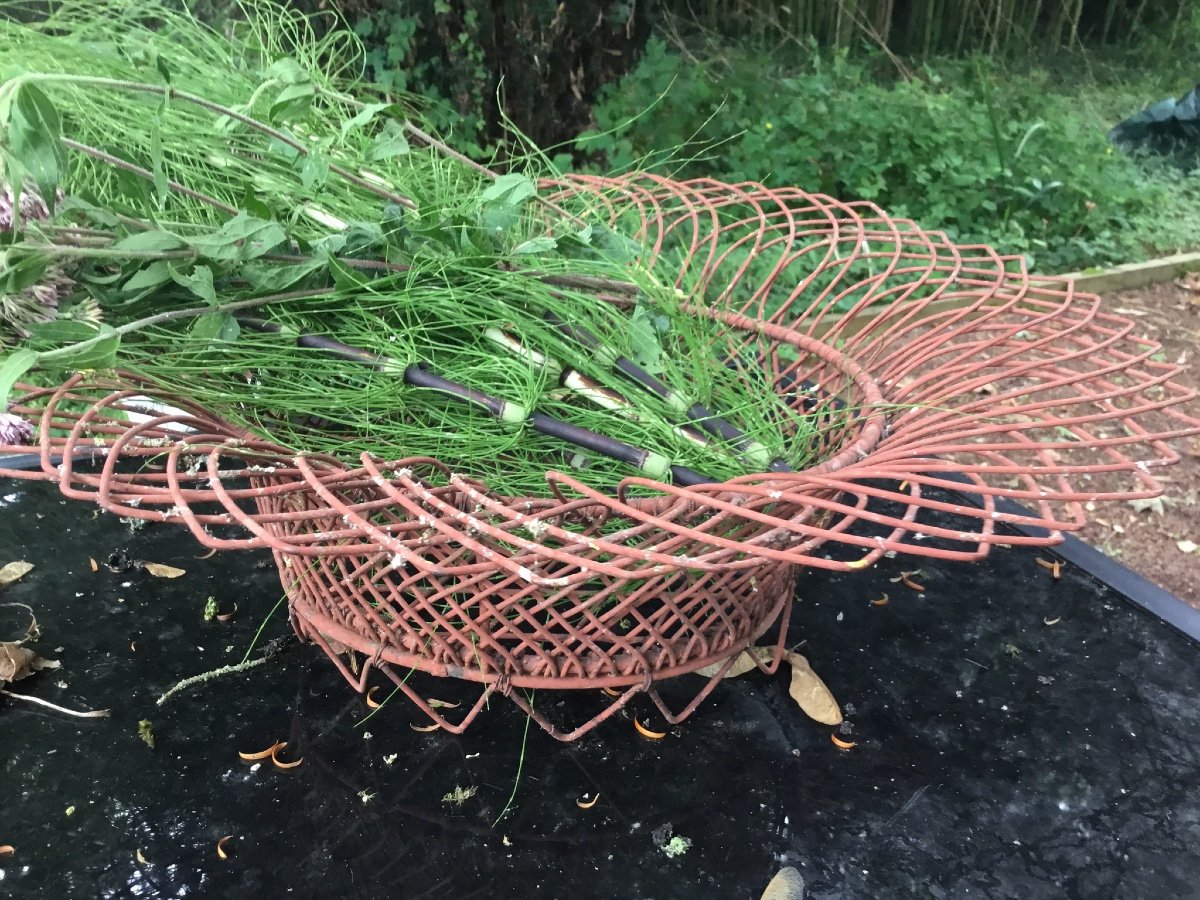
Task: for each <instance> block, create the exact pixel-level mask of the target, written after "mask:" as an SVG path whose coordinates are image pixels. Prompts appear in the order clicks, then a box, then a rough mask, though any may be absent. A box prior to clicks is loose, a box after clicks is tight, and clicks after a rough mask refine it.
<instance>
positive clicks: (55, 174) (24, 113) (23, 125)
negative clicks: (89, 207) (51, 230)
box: [8, 82, 65, 212]
mask: <svg viewBox="0 0 1200 900" xmlns="http://www.w3.org/2000/svg"><path fill="white" fill-rule="evenodd" d="M61 135H62V123H61V122H60V121H59V118H58V111H57V110H56V109H55V108H54V104H52V103H51V102H50V98H49V97H47V96H46V95H45V93H43V92H42V90H41V88H39V87H37V86H36V85H34V84H31V83H29V82H22V83H21V85H20V86H19V87H18V88H17V89H16V96H15V97H14V98H13V105H12V107H11V109H10V110H9V118H8V142H9V146H10V147H11V149H12V153H13V156H15V157H16V160H17V162H19V163H20V165H21V167H22V168H23V169H24V170H25V173H26V174H27V175H28V177H30V178H31V179H33V183H34V184H35V185H37V189H38V191H39V192H40V193H41V195H42V199H43V200H45V201H46V205H47V206H48V207H49V208H50V211H51V212H53V211H54V205H55V200H56V197H55V193H56V191H57V190H58V183H59V178H60V177H61V173H62V168H63V165H64V162H65V154H64V151H63V147H62V144H61V143H60V142H59V138H60V137H61Z"/></svg>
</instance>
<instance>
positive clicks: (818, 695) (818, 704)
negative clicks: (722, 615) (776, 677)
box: [694, 647, 842, 725]
mask: <svg viewBox="0 0 1200 900" xmlns="http://www.w3.org/2000/svg"><path fill="white" fill-rule="evenodd" d="M774 653H775V648H774V647H750V648H748V649H746V650H743V651H742V652H741V653H740V654H738V658H737V659H736V660H735V661H734V663H733V665H732V666H730V667H729V670H728V671H727V672H726V673H725V677H726V678H737V677H738V676H739V675H745V674H746V673H747V672H749V671H751V670H752V669H754V668H756V666H755V661H756V660H758V661H760V662H764V663H765V662H767V661H768V660H769V659H771V657H772V656H773V655H774ZM783 658H784V659H785V660H787V661H788V663H790V664H791V667H792V683H791V686H790V687H789V688H788V693H789V694H790V695H791V697H792V699H793V700H795V701H796V703H797V705H799V707H800V708H801V709H802V710H804V712H805V714H806V715H808V716H809V717H810V718H812V719H814V720H815V721H817V722H820V723H821V724H822V725H841V724H842V711H841V708H840V707H839V706H838V702H837V700H836V699H834V696H833V693H832V692H831V691H830V690H829V688H828V687H826V685H825V682H823V681H822V680H821V678H820V676H819V675H817V673H816V672H814V671H813V670H812V666H810V665H809V664H808V660H807V659H805V658H804V657H803V656H801V655H800V654H799V653H796V652H795V651H793V650H789V651H787V652H785V653H784V654H783ZM724 664H725V663H724V662H723V661H722V662H718V663H714V664H713V665H711V666H705V667H704V668H703V669H697V670H696V671H695V673H694V674H696V675H704V676H706V677H708V678H712V677H713V676H714V675H716V674H717V671H718V670H719V669H720V668H721V666H723V665H724Z"/></svg>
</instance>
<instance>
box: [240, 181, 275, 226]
mask: <svg viewBox="0 0 1200 900" xmlns="http://www.w3.org/2000/svg"><path fill="white" fill-rule="evenodd" d="M241 207H242V209H243V210H245V211H246V212H247V213H249V214H250V215H252V216H254V218H256V219H270V218H271V208H270V207H269V206H267V204H266V203H264V202H263V201H262V200H261V199H260V198H259V196H258V192H257V191H255V190H254V185H252V184H249V183H247V185H246V193H244V194H243V195H242V204H241Z"/></svg>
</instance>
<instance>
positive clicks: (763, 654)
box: [693, 647, 775, 678]
mask: <svg viewBox="0 0 1200 900" xmlns="http://www.w3.org/2000/svg"><path fill="white" fill-rule="evenodd" d="M774 653H775V648H774V647H748V648H747V649H745V650H743V651H742V652H741V653H739V654H738V657H737V659H736V660H734V662H733V665H732V666H730V667H729V669H728V671H726V673H725V675H724V676H723V677H725V678H737V677H738V676H739V675H745V674H746V673H747V672H750V671H752V670H753V669H756V668H758V665H757V662H756V660H757V661H760V662H766V661H767V660H769V659H770V658H771V657H772V655H774ZM723 665H725V660H720V661H719V662H715V663H713V664H712V665H711V666H705V667H704V668H703V669H697V670H696V671H695V672H694V673H693V674H694V675H703V676H704V677H705V678H712V677H713V676H714V675H716V674H717V672H719V671H720V669H721V666H723Z"/></svg>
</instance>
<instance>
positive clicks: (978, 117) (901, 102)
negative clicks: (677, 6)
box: [577, 41, 1164, 272]
mask: <svg viewBox="0 0 1200 900" xmlns="http://www.w3.org/2000/svg"><path fill="white" fill-rule="evenodd" d="M947 65H950V64H947ZM639 113H641V115H639ZM594 117H595V124H596V127H595V129H594V130H593V131H591V132H589V133H587V134H584V135H581V137H580V140H579V142H578V143H577V147H578V149H579V150H581V151H583V152H587V153H589V154H591V157H590V158H591V160H592V161H593V162H594V163H596V164H599V165H604V166H607V167H616V168H624V167H629V166H633V165H635V164H643V165H646V166H648V167H650V168H654V169H658V170H660V171H662V170H666V171H674V172H676V173H677V174H682V175H686V176H712V177H716V178H721V179H724V180H730V181H742V180H752V181H762V182H764V183H766V184H768V185H785V184H790V185H796V186H799V187H802V188H804V189H806V190H810V191H814V192H820V193H827V194H831V195H833V196H835V197H838V198H841V199H847V200H853V199H866V200H872V201H874V202H876V203H878V204H879V205H880V206H882V207H883V208H884V209H886V210H887V211H889V212H890V213H892V214H894V215H897V216H905V217H911V218H914V219H916V220H917V221H918V222H919V223H920V224H921V225H923V226H924V227H926V228H931V229H938V230H944V231H946V232H947V233H948V234H949V235H950V236H951V237H952V238H954V239H955V240H958V241H959V242H963V243H991V244H993V245H995V246H997V247H998V248H1000V249H1001V250H1003V251H1005V252H1011V253H1022V254H1025V255H1026V257H1027V260H1028V262H1029V263H1030V265H1031V266H1032V267H1034V268H1036V269H1037V270H1039V271H1045V272H1051V271H1065V270H1068V269H1073V268H1085V267H1089V266H1095V265H1103V264H1106V263H1110V262H1116V261H1124V260H1125V259H1126V258H1128V257H1129V256H1130V255H1137V254H1138V253H1140V252H1142V251H1141V249H1140V247H1139V237H1138V236H1137V234H1136V233H1135V231H1136V227H1135V226H1137V225H1138V223H1139V222H1142V221H1143V220H1144V219H1146V217H1148V216H1150V215H1151V214H1152V213H1153V212H1154V210H1155V209H1156V208H1161V205H1162V202H1163V200H1162V196H1161V195H1162V192H1163V190H1164V186H1163V184H1162V183H1154V184H1153V185H1152V184H1151V180H1150V179H1149V178H1148V176H1147V175H1146V174H1145V173H1144V172H1143V171H1142V170H1141V169H1140V168H1139V166H1138V165H1137V164H1136V163H1135V162H1134V161H1132V160H1130V159H1128V158H1126V157H1124V156H1122V155H1121V154H1119V153H1114V151H1113V149H1112V148H1111V146H1110V145H1109V143H1108V141H1107V138H1106V135H1105V129H1103V128H1099V127H1096V125H1097V123H1096V122H1095V121H1094V120H1092V119H1091V118H1089V117H1086V116H1081V115H1079V114H1077V113H1076V114H1072V111H1071V110H1070V109H1069V108H1066V104H1065V103H1063V102H1061V100H1055V99H1054V98H1048V97H1047V95H1046V93H1045V92H1044V91H1041V90H1039V89H1038V88H1037V87H1036V83H1035V82H1032V81H1030V82H1028V83H1026V84H1023V85H1021V84H1017V85H1016V86H1015V89H1014V84H1013V81H1012V79H1011V78H1009V77H1008V76H1006V75H1005V74H1003V73H1001V72H999V71H997V70H994V69H993V68H992V67H991V66H990V65H989V64H988V63H986V62H983V61H977V62H976V63H975V64H974V65H973V66H963V65H959V66H958V71H957V73H956V77H954V78H953V79H949V78H948V79H943V78H941V77H939V75H938V72H937V71H936V70H934V69H932V68H929V67H927V68H926V69H924V70H923V71H922V73H921V74H920V76H919V77H914V78H912V79H910V80H900V79H881V78H878V77H876V76H875V75H874V74H873V72H872V70H871V61H870V60H869V59H868V60H865V61H864V60H861V59H857V58H850V57H848V56H847V55H845V54H835V55H832V56H830V55H827V54H826V55H822V54H819V53H816V52H815V51H814V52H812V53H811V54H809V55H808V57H807V59H806V61H805V62H804V63H803V64H802V65H793V66H791V67H790V68H783V67H777V66H772V65H770V64H764V61H763V60H762V59H761V57H755V56H752V55H750V54H745V53H738V52H736V51H727V52H726V53H725V54H724V55H723V56H721V57H715V58H712V59H707V60H705V61H704V62H703V64H697V63H696V62H692V61H688V60H685V59H684V58H683V57H682V56H680V55H679V54H678V53H676V52H674V51H673V50H672V49H670V48H668V47H667V45H666V44H664V43H663V42H662V41H652V42H651V43H650V44H649V45H648V47H647V52H646V54H645V56H644V57H643V59H642V61H641V63H640V65H639V66H638V67H637V68H636V69H635V70H633V71H632V72H631V73H630V74H629V75H627V76H626V77H625V78H624V79H622V80H621V81H620V82H619V83H618V84H616V85H614V86H613V87H612V88H611V89H609V90H608V91H607V92H606V93H604V94H603V95H602V98H601V102H600V103H598V104H597V106H596V107H595V109H594ZM1152 188H1153V189H1152ZM1160 237H1164V235H1160Z"/></svg>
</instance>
